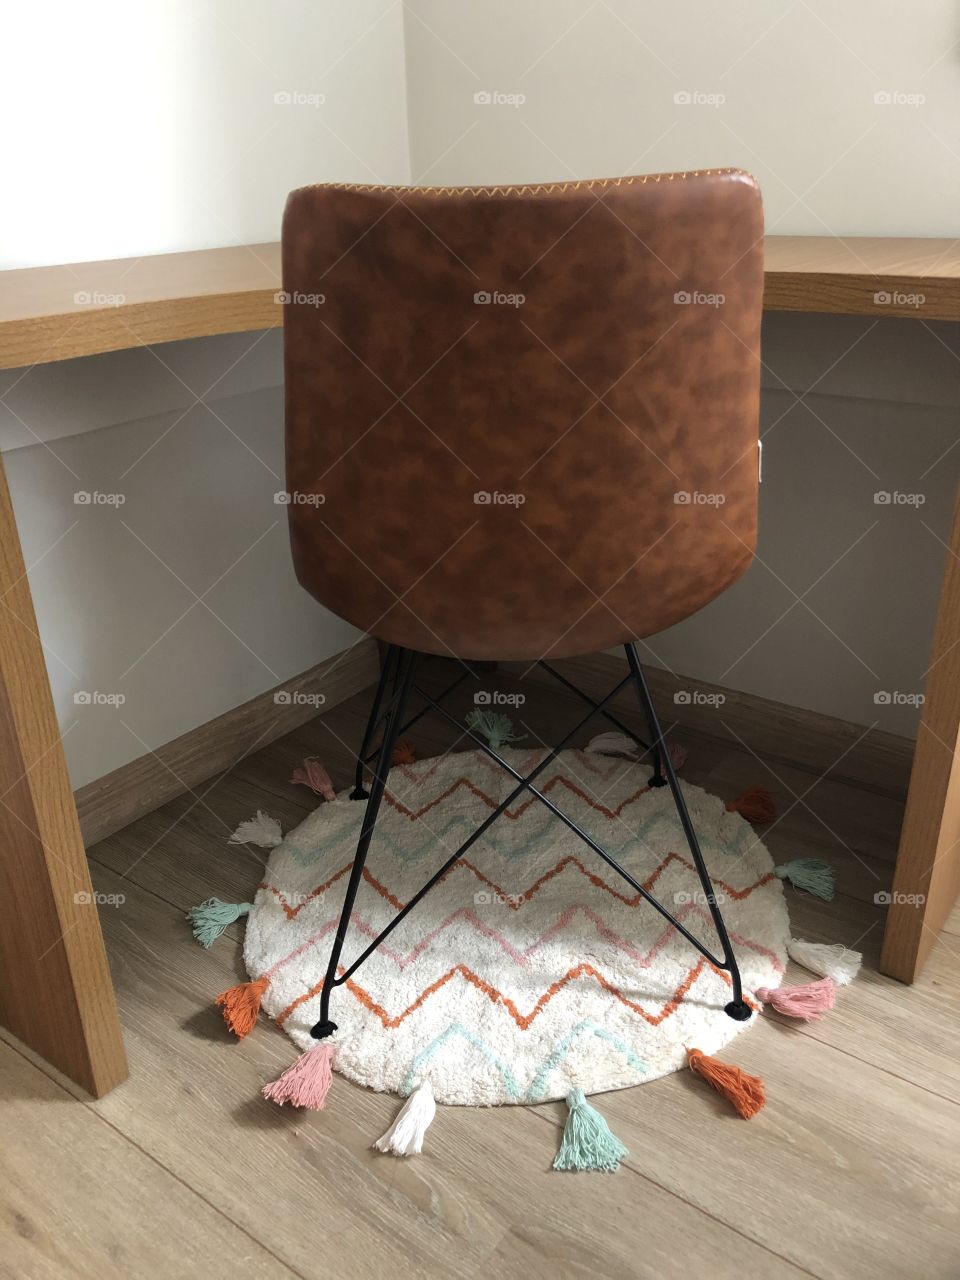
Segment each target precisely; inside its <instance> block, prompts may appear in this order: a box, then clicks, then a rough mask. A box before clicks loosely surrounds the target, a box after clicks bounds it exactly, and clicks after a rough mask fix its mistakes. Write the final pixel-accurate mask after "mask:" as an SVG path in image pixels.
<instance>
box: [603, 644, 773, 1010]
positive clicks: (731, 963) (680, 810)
mask: <svg viewBox="0 0 960 1280" xmlns="http://www.w3.org/2000/svg"><path fill="white" fill-rule="evenodd" d="M624 649H625V650H626V653H627V662H628V663H629V664H630V671H631V674H632V675H633V678H634V681H635V683H636V686H637V696H638V697H639V699H640V705H641V707H642V708H643V712H644V715H645V716H646V719H647V724H648V725H649V726H650V736H651V737H652V738H653V742H654V745H655V746H656V747H657V748H658V749H659V764H660V766H661V767H662V768H663V770H664V771H665V773H666V775H667V777H666V781H667V783H668V784H669V787H670V790H671V792H672V793H673V801H674V804H675V805H676V806H677V814H678V816H679V818H680V825H681V826H682V827H683V834H684V835H685V836H686V838H687V844H688V845H689V847H690V854H691V857H692V858H693V862H694V866H695V867H696V869H697V875H698V876H699V877H700V884H701V886H702V887H703V891H704V894H705V895H706V900H707V906H708V907H709V908H710V915H711V917H712V918H713V924H714V928H715V929H716V931H717V937H718V938H719V939H720V946H721V948H722V950H723V964H722V965H721V966H720V967H721V968H723V969H725V970H726V971H727V972H728V973H729V974H730V984H731V986H732V988H733V999H732V1000H731V1001H730V1002H729V1004H727V1005H725V1007H724V1011H725V1012H726V1013H727V1014H728V1015H729V1016H730V1017H731V1018H734V1019H736V1021H737V1022H746V1020H747V1019H748V1018H749V1017H750V1016H751V1014H752V1013H753V1010H752V1009H751V1008H750V1006H749V1005H748V1004H747V1002H746V1001H745V1000H744V998H743V986H742V984H741V981H740V969H739V967H738V965H737V959H736V956H735V955H734V953H733V947H732V946H731V945H730V937H729V935H728V933H727V927H726V925H725V924H724V922H723V914H722V913H721V911H720V907H719V905H718V904H717V896H716V892H715V891H714V888H713V883H712V881H711V880H710V872H709V871H708V870H707V864H706V863H705V862H704V860H703V854H702V853H701V851H700V843H699V841H698V840H697V833H696V832H695V831H694V829H693V823H692V822H691V821H690V814H689V813H688V812H687V805H686V801H685V800H684V798H683V792H682V791H681V790H680V784H679V782H678V781H677V775H676V773H675V772H674V768H673V761H672V760H671V759H670V755H669V752H668V751H667V748H666V743H665V742H664V739H663V729H662V728H661V727H660V721H659V720H658V718H657V713H656V710H655V708H654V705H653V699H652V698H651V697H650V690H649V689H648V688H647V681H646V678H645V677H644V674H643V668H642V666H641V665H640V659H639V658H638V656H637V649H636V645H634V644H627V645H624ZM701 949H702V948H701Z"/></svg>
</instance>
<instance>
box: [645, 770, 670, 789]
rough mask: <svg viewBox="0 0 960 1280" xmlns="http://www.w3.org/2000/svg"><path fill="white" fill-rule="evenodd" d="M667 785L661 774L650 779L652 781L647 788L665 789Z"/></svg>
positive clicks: (656, 774)
mask: <svg viewBox="0 0 960 1280" xmlns="http://www.w3.org/2000/svg"><path fill="white" fill-rule="evenodd" d="M666 785H667V780H666V778H661V777H660V775H659V773H655V774H654V775H653V777H652V778H651V779H650V781H649V782H648V783H647V786H649V787H665V786H666Z"/></svg>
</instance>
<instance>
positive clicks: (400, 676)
mask: <svg viewBox="0 0 960 1280" xmlns="http://www.w3.org/2000/svg"><path fill="white" fill-rule="evenodd" d="M417 657H418V655H417V654H416V653H413V652H412V651H411V650H409V649H399V648H398V649H397V651H396V664H395V665H396V674H395V676H394V680H395V688H394V692H393V696H392V697H391V700H390V703H389V704H388V707H387V723H386V726H385V728H384V731H383V742H382V743H381V745H380V755H379V757H378V759H377V764H376V768H375V770H374V775H373V782H372V783H371V786H370V796H369V799H368V800H367V805H366V809H365V811H364V815H363V823H362V825H361V827H360V839H359V841H358V842H357V852H356V856H355V857H354V860H353V866H352V867H351V869H350V878H349V880H348V881H347V891H346V894H345V895H344V899H343V908H342V910H341V912H340V922H339V924H338V925H337V932H336V935H335V937H334V940H333V946H332V947H331V949H330V959H329V962H328V964H327V972H326V976H325V977H324V980H323V990H322V992H321V994H320V1018H319V1020H318V1021H317V1022H316V1024H315V1025H314V1026H313V1027H312V1028H311V1029H310V1034H311V1035H312V1036H313V1038H314V1039H315V1040H323V1039H325V1038H326V1037H327V1036H330V1035H333V1033H334V1031H336V1029H337V1024H336V1023H335V1022H331V1021H330V994H331V992H332V991H333V988H334V986H335V985H336V977H337V965H338V964H339V963H340V952H341V951H342V950H343V942H344V939H345V938H346V936H347V929H348V928H349V927H350V916H351V915H352V914H353V904H354V901H355V899H356V896H357V890H358V889H359V887H360V879H361V877H362V875H363V868H364V864H365V863H366V861H367V852H368V850H369V848H370V841H371V839H372V838H373V830H374V827H375V826H376V824H377V814H378V813H379V812H380V802H381V800H382V799H383V793H384V790H385V788H386V783H387V774H388V773H389V771H390V759H391V756H392V755H393V748H394V744H395V743H396V740H397V735H398V733H399V731H400V725H401V723H402V721H403V704H404V702H405V701H406V699H407V693H408V692H409V689H410V684H411V682H412V680H413V671H414V667H415V666H416V661H417ZM389 665H390V662H389V655H388V661H387V662H385V663H384V672H383V674H382V675H381V678H380V688H379V689H378V691H377V699H378V701H380V700H382V695H383V690H384V688H385V686H386V683H387V667H388V666H389ZM374 710H375V711H377V710H378V708H377V707H376V706H375V708H374ZM375 722H376V721H375V718H374V713H371V719H370V724H368V726H367V729H368V732H369V731H370V726H371V725H372V724H374V723H375ZM362 761H363V756H362V754H361V756H360V767H362Z"/></svg>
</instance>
